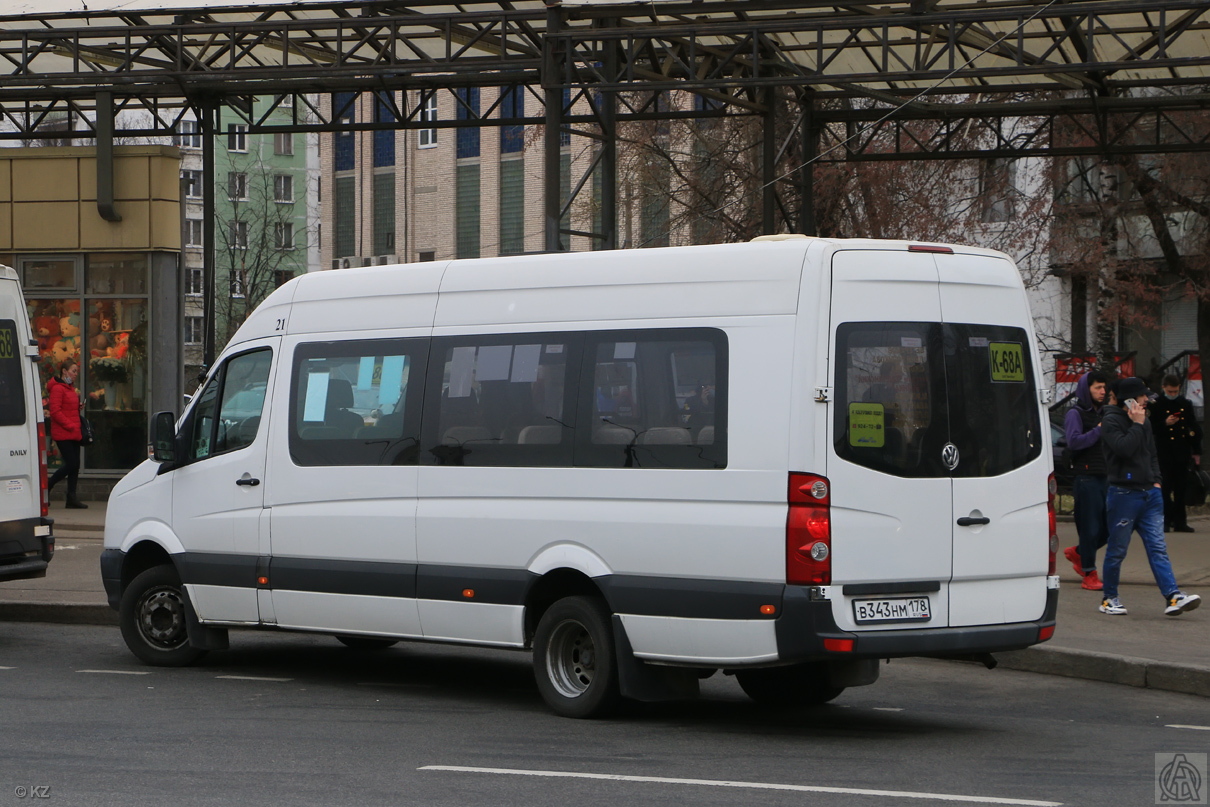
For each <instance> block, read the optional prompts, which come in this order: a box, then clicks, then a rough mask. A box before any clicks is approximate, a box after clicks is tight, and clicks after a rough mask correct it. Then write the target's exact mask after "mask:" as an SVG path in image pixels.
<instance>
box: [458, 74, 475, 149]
mask: <svg viewBox="0 0 1210 807" xmlns="http://www.w3.org/2000/svg"><path fill="white" fill-rule="evenodd" d="M457 96H458V98H457V103H458V107H457V114H456V115H455V117H457V118H458V120H478V119H479V88H478V87H467V88H464V89H460V90H458V92H457ZM456 138H457V143H458V146H457V150H458V159H460V160H461V159H465V158H467V157H478V156H479V127H478V126H463V127H462V128H460V129H459V130H458V134H457V135H456Z"/></svg>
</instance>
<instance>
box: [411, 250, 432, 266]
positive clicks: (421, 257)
mask: <svg viewBox="0 0 1210 807" xmlns="http://www.w3.org/2000/svg"><path fill="white" fill-rule="evenodd" d="M416 260H418V261H420V262H421V263H428V262H429V261H435V260H437V253H436V252H434V251H433V250H425V251H424V252H420V253H417V255H416Z"/></svg>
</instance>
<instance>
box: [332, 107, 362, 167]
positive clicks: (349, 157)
mask: <svg viewBox="0 0 1210 807" xmlns="http://www.w3.org/2000/svg"><path fill="white" fill-rule="evenodd" d="M356 98H357V94H356V93H351V92H338V93H335V94H333V95H332V118H333V120H334V122H336V123H338V124H340V125H341V126H351V125H352V124H354V123H356V122H357V110H356V103H355V102H356ZM332 150H333V155H332V157H333V163H334V167H333V170H335V171H352V170H353V168H354V166H355V165H356V162H357V155H356V139H355V136H354V134H353V132H351V131H349V130H347V129H346V130H342V131H337V132H336V136H335V137H333V138H332Z"/></svg>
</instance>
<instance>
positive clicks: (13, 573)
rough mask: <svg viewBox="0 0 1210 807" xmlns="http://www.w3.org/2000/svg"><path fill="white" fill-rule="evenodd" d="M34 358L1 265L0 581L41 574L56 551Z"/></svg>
mask: <svg viewBox="0 0 1210 807" xmlns="http://www.w3.org/2000/svg"><path fill="white" fill-rule="evenodd" d="M37 360H38V343H37V342H36V341H34V338H33V333H32V332H31V331H30V327H29V316H28V314H27V312H26V310H25V300H24V298H22V296H21V284H20V282H19V281H18V279H17V273H16V271H15V270H13V269H11V268H10V267H8V266H0V484H3V485H4V490H3V491H0V581H5V580H26V579H30V578H35V577H45V576H46V568H47V565H48V564H49V563H50V560H51V558H52V557H53V556H54V554H55V539H54V536H53V535H52V531H51V525H52V524H53V519H50V518H48V517H47V514H48V512H49V506H50V498H49V496H48V494H47V489H46V431H45V428H46V427H45V424H44V423H43V421H42V394H41V391H40V390H39V383H40V382H39V379H38V365H37V364H35V362H36V361H37Z"/></svg>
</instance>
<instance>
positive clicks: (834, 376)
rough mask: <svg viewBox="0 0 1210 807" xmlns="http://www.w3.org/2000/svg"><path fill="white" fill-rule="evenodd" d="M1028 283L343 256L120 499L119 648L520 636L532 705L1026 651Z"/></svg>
mask: <svg viewBox="0 0 1210 807" xmlns="http://www.w3.org/2000/svg"><path fill="white" fill-rule="evenodd" d="M1041 386H1042V375H1041V373H1040V369H1039V366H1038V360H1037V346H1036V340H1035V336H1034V333H1033V328H1032V324H1031V318H1030V313H1029V308H1028V305H1027V301H1026V296H1025V290H1024V288H1023V285H1022V282H1021V279H1020V275H1019V273H1018V271H1017V269H1016V267H1015V266H1014V265H1013V263H1012V261H1011V260H1009V259H1008V258H1007V257H1006V256H1004V255H1002V254H1000V253H997V252H992V251H989V250H983V249H975V248H969V247H959V246H952V247H951V246H941V245H935V244H911V243H906V242H894V241H865V240H862V241H858V240H831V239H820V238H805V237H774V238H767V239H758V240H757V241H756V242H754V243H747V244H730V245H721V246H697V247H678V248H667V249H646V250H628V251H608V252H591V253H576V254H570V253H564V254H552V255H538V256H528V255H527V256H516V257H502V258H489V259H476V260H455V261H446V262H429V263H419V264H412V265H404V266H385V267H367V268H362V269H349V270H341V271H333V272H320V273H314V274H308V275H305V276H303V277H299V278H296V279H294V280H292V281H291V282H289V283H287V284H285V285H284V286H282V287H281V288H280V289H278V290H277V291H275V292H274V293H273V294H272V295H271V296H270V297H269V298H268V299H267V300H266V301H265V302H264V303H262V304H261V306H260V307H259V308H258V309H257V310H256V311H255V312H254V313H253V314H252V315H251V317H249V319H248V320H247V322H245V323H244V325H243V326H242V327H241V328H240V330H239V332H238V333H237V334H236V336H235V337H234V338H233V339H232V340H231V342H230V344H228V345H227V347H226V349H225V350H224V351H223V354H222V356H221V357H220V358H219V360H218V361H217V362H216V363H215V366H214V368H213V369H212V370H211V371H210V372H209V375H208V378H207V379H206V381H205V384H204V386H203V387H202V388H201V389H200V390H199V392H198V393H197V394H196V395H195V396H194V398H193V399H192V401H191V402H190V404H189V406H188V407H187V409H186V411H185V412H184V414H183V416H182V417H180V419H179V420H177V419H176V418H175V417H174V415H172V414H171V413H160V414H158V415H156V416H154V418H153V423H152V427H151V443H152V446H151V448H152V451H153V457H154V458H153V459H151V460H149V461H148V462H145V463H143V464H142V465H140V466H139V467H138V468H136V469H134V470H133V471H131V472H130V473H129V474H128V475H127V476H126V477H125V479H123V480H122V481H121V483H120V484H119V485H118V486H117V488H115V489H114V491H113V494H112V496H111V498H110V500H109V508H108V514H107V518H106V524H105V547H106V548H105V551H104V555H103V557H102V559H101V567H102V576H103V578H104V581H105V586H106V591H107V593H108V597H109V602H110V605H111V606H112V607H114V608H115V609H117V610H118V611H119V618H120V624H121V628H122V633H123V636H124V637H125V640H126V642H127V644H128V645H129V647H130V649H131V650H132V651H133V652H134V653H135V655H137V656H138V657H139V658H140V659H142V660H143V661H145V662H147V663H149V664H157V665H183V664H188V663H190V662H192V661H193V660H195V659H196V658H198V656H199V655H200V654H201V653H203V652H205V651H206V650H208V649H220V648H224V647H226V646H227V641H228V638H227V636H228V629H230V628H234V627H248V628H274V629H282V630H296V631H309V632H317V633H327V634H331V635H333V636H335V637H336V638H337V639H339V640H340V641H342V642H344V643H345V644H347V645H349V646H350V647H354V648H362V649H369V648H376V647H386V646H388V645H390V644H393V643H394V642H396V641H398V640H404V639H407V640H423V641H430V642H454V643H465V644H474V645H483V646H491V647H501V648H515V649H518V650H530V651H531V652H532V654H533V659H534V667H535V673H536V678H537V682H538V688H539V690H540V691H541V694H542V696H543V697H544V699H545V700H546V702H547V703H548V704H549V705H550V706H551V707H552V708H553V709H554V710H555V711H556V712H558V713H560V714H563V715H568V716H576V717H586V716H592V715H598V714H603V713H605V712H607V711H608V710H609V709H610V707H611V706H613V705H614V704H615V703H616V702H617V700H618V699H619V698H623V697H625V698H632V699H637V700H645V701H654V700H660V699H668V698H680V697H689V696H693V695H694V694H696V692H697V688H698V681H699V679H700V678H701V677H703V676H706V675H709V674H711V673H712V672H714V671H717V670H723V671H725V672H727V673H733V674H735V675H736V677H737V679H738V681H739V683H740V685H741V686H742V687H743V689H744V690H745V691H746V692H747V693H748V694H749V695H750V696H751V697H753V698H754V699H755V700H757V701H761V702H767V703H775V704H782V705H789V706H793V705H803V704H812V703H821V702H824V701H827V700H830V699H832V698H834V697H836V696H837V695H838V694H839V693H840V692H841V691H842V690H843V689H844V688H845V687H850V686H860V685H864V684H870V683H873V682H874V680H875V679H876V678H877V676H878V668H879V667H878V665H879V660H880V659H886V658H892V657H904V656H936V657H963V658H978V659H984V660H985V661H988V662H990V660H991V659H990V656H988V655H987V654H989V653H992V652H995V651H1001V650H1009V649H1017V648H1024V647H1027V646H1029V645H1033V644H1035V643H1038V642H1041V641H1044V640H1046V639H1048V638H1049V637H1050V634H1051V633H1052V632H1053V630H1054V624H1055V606H1056V602H1057V587H1058V578H1057V577H1056V576H1055V570H1054V564H1055V542H1056V539H1055V536H1054V514H1053V510H1052V509H1051V495H1050V491H1049V486H1048V476H1049V475H1050V473H1051V457H1050V451H1049V450H1047V448H1046V447H1047V436H1048V432H1047V428H1046V419H1045V417H1044V413H1043V408H1042V396H1043V391H1042V389H1041Z"/></svg>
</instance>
